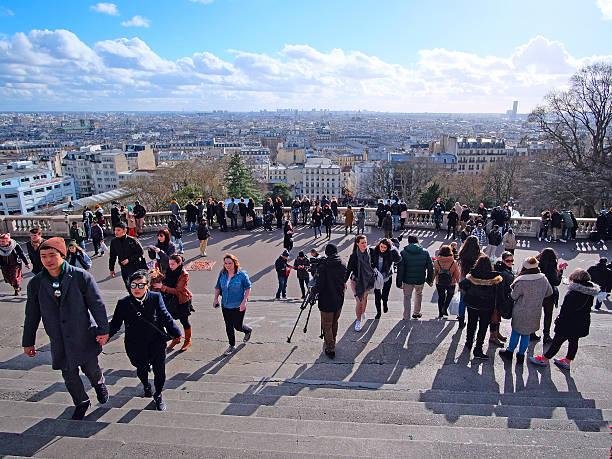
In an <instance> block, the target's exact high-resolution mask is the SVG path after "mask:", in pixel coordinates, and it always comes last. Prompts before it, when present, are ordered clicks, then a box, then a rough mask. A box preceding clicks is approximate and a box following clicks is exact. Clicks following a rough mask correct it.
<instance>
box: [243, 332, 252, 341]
mask: <svg viewBox="0 0 612 459" xmlns="http://www.w3.org/2000/svg"><path fill="white" fill-rule="evenodd" d="M252 332H253V330H251V331H248V332H246V333H245V334H244V338H243V339H242V341H244V342H245V343H248V342H249V340H250V339H251V333H252Z"/></svg>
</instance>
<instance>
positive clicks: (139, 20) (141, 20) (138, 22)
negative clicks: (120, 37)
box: [121, 15, 151, 28]
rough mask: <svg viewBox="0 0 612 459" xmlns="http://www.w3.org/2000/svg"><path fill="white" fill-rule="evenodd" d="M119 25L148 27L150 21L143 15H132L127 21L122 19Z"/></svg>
mask: <svg viewBox="0 0 612 459" xmlns="http://www.w3.org/2000/svg"><path fill="white" fill-rule="evenodd" d="M121 25H122V26H123V27H144V28H148V27H149V26H150V25H151V21H149V20H148V19H147V18H145V17H142V16H138V15H136V16H133V17H132V19H129V20H127V21H123V22H122V23H121Z"/></svg>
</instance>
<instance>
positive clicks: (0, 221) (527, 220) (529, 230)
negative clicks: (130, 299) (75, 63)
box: [0, 207, 595, 239]
mask: <svg viewBox="0 0 612 459" xmlns="http://www.w3.org/2000/svg"><path fill="white" fill-rule="evenodd" d="M358 209H359V208H358V207H355V208H353V211H354V212H355V214H356V213H357V210H358ZM345 210H346V208H345V207H339V208H338V221H337V224H343V221H344V217H343V215H344V211H345ZM365 211H366V225H370V226H372V225H376V224H377V223H378V218H377V216H376V209H375V208H366V209H365ZM255 214H256V215H258V216H261V214H262V208H261V207H256V208H255ZM474 215H475V216H476V214H474ZM105 218H106V222H105V225H104V230H105V232H106V233H108V234H112V228H111V225H110V215H105ZM284 218H291V208H290V207H285V208H284ZM169 220H170V212H169V211H164V212H148V213H147V215H146V217H145V222H144V231H145V232H156V231H158V230H159V229H162V228H165V227H166V226H167V224H168V221H169ZM576 220H577V221H578V230H577V232H576V236H577V238H579V239H584V238H588V236H589V233H590V232H592V231H595V219H594V218H577V219H576ZM73 221H76V222H79V223H81V221H82V217H81V215H54V216H44V215H35V216H27V215H2V216H0V231H1V232H9V233H11V235H13V236H15V237H27V236H28V234H29V231H30V229H31V228H33V227H35V226H39V227H40V228H42V230H43V232H44V233H45V234H47V235H49V234H53V235H58V236H65V237H68V234H69V228H70V225H71V224H72V222H73ZM239 221H240V219H239ZM510 224H511V226H512V228H513V229H514V232H515V233H516V234H517V236H520V237H536V236H537V234H538V231H539V229H540V218H539V217H518V218H512V219H511V221H510ZM405 226H406V228H407V229H433V228H435V223H434V220H433V213H432V212H429V211H427V210H418V209H409V210H408V217H407V218H406V223H405ZM442 227H443V228H444V229H446V216H445V218H444V221H443V223H442Z"/></svg>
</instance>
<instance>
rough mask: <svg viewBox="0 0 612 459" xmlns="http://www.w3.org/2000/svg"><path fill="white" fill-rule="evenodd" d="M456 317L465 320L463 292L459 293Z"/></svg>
mask: <svg viewBox="0 0 612 459" xmlns="http://www.w3.org/2000/svg"><path fill="white" fill-rule="evenodd" d="M457 317H461V318H462V319H465V303H464V302H463V292H461V291H460V292H459V314H458V315H457Z"/></svg>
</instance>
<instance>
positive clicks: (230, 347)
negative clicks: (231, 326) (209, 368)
mask: <svg viewBox="0 0 612 459" xmlns="http://www.w3.org/2000/svg"><path fill="white" fill-rule="evenodd" d="M235 350H236V346H228V348H227V349H226V350H225V352H224V353H223V355H232V354H233V353H234V351H235Z"/></svg>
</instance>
